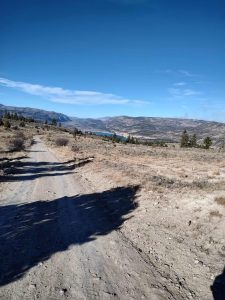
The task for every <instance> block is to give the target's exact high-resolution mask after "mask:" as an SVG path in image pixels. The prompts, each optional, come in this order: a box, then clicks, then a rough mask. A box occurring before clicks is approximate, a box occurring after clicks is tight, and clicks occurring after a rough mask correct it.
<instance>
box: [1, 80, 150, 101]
mask: <svg viewBox="0 0 225 300" xmlns="http://www.w3.org/2000/svg"><path fill="white" fill-rule="evenodd" d="M0 85H2V86H4V87H8V88H12V89H16V90H19V91H22V92H24V93H27V94H30V95H35V96H40V97H42V98H44V99H47V100H49V101H52V102H59V103H68V104H120V105H122V104H149V102H146V101H143V100H130V99H126V98H123V97H120V96H118V95H114V94H108V93H101V92H96V91H80V90H69V89H63V88H61V87H49V86H43V85H40V84H31V83H27V82H20V81H13V80H9V79H6V78H1V77H0Z"/></svg>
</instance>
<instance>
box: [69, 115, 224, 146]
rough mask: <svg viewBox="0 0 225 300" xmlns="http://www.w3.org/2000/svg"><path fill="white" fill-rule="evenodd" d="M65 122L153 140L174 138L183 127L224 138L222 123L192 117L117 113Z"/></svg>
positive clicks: (216, 137) (198, 132) (201, 134)
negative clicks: (114, 115) (116, 115)
mask: <svg viewBox="0 0 225 300" xmlns="http://www.w3.org/2000/svg"><path fill="white" fill-rule="evenodd" d="M65 124H66V125H68V126H73V125H74V126H76V127H78V128H80V129H82V130H90V131H109V132H117V133H121V134H131V135H133V136H139V137H145V138H150V139H154V140H167V141H178V140H179V139H180V135H181V133H182V132H183V130H184V129H186V130H187V131H188V133H189V134H196V135H197V137H198V138H199V139H202V138H204V137H206V136H210V137H212V138H213V140H214V141H216V142H219V143H222V142H223V141H224V139H225V124H224V123H219V122H212V121H203V120H193V119H176V118H156V117H154V118H153V117H128V116H119V117H109V118H103V119H79V118H71V121H70V122H66V123H65Z"/></svg>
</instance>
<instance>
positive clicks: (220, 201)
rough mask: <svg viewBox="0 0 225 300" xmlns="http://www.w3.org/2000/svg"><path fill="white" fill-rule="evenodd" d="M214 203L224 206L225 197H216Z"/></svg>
mask: <svg viewBox="0 0 225 300" xmlns="http://www.w3.org/2000/svg"><path fill="white" fill-rule="evenodd" d="M215 202H216V203H217V204H219V205H223V206H225V197H223V196H220V197H216V198H215Z"/></svg>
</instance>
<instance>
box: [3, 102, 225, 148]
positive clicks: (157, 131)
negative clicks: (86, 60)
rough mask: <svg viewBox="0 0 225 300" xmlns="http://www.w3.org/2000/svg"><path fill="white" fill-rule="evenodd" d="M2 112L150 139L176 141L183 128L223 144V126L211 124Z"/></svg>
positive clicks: (24, 109)
mask: <svg viewBox="0 0 225 300" xmlns="http://www.w3.org/2000/svg"><path fill="white" fill-rule="evenodd" d="M5 111H8V112H11V113H15V112H17V113H18V114H21V115H23V116H25V117H28V118H34V119H35V120H40V121H45V120H48V121H50V120H52V119H54V118H55V119H56V120H57V121H58V122H62V123H63V125H64V126H66V127H71V128H72V127H77V128H78V129H81V130H86V131H102V132H116V133H119V134H125V135H127V134H130V135H133V136H136V137H143V138H149V139H153V140H164V141H171V142H177V141H179V139H180V136H181V133H182V132H183V130H184V129H186V130H187V131H188V133H189V134H194V133H195V134H196V135H197V138H198V139H199V140H201V139H203V138H204V137H206V136H210V137H212V139H213V140H214V143H216V144H217V143H218V144H223V143H224V140H225V124H224V123H219V122H212V121H203V120H193V119H177V118H159V117H128V116H118V117H107V118H101V119H93V118H76V117H68V116H67V115H64V114H61V113H56V112H53V111H46V110H42V109H36V108H28V107H13V106H4V105H1V104H0V116H2V115H3V114H4V113H5Z"/></svg>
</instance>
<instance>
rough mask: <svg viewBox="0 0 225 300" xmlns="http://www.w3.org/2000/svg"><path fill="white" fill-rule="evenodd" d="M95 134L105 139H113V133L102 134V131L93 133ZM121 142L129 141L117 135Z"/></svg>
mask: <svg viewBox="0 0 225 300" xmlns="http://www.w3.org/2000/svg"><path fill="white" fill-rule="evenodd" d="M92 133H93V134H95V135H99V136H105V137H107V136H108V137H112V136H113V133H111V132H102V131H94V132H92ZM116 136H117V137H118V138H119V139H120V140H121V141H126V140H127V139H126V138H125V137H124V136H122V135H116Z"/></svg>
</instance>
